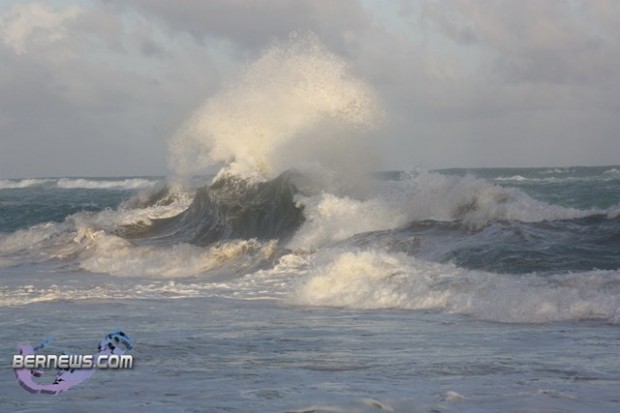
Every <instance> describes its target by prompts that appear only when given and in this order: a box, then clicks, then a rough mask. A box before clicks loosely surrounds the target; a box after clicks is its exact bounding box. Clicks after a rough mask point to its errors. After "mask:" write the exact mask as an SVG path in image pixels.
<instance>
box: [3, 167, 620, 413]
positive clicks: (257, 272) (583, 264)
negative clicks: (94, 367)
mask: <svg viewBox="0 0 620 413" xmlns="http://www.w3.org/2000/svg"><path fill="white" fill-rule="evenodd" d="M619 325H620V166H604V167H563V168H555V167H549V168H483V169H448V170H425V169H412V170H410V171H391V172H382V173H374V174H372V175H369V176H365V177H360V176H357V179H355V180H350V181H349V180H343V179H340V178H339V177H338V176H334V174H333V173H331V172H329V171H325V170H322V169H320V168H311V167H310V168H299V169H297V168H292V169H288V170H286V171H284V172H282V173H281V174H279V175H277V176H274V177H272V178H270V179H263V180H257V179H253V178H251V177H247V176H243V175H239V174H234V173H219V174H217V175H216V176H213V175H204V176H194V177H193V178H192V179H191V180H188V181H186V182H185V183H184V184H183V185H180V184H177V183H176V182H172V181H170V180H168V179H166V178H163V177H122V178H66V177H65V178H37V179H3V180H0V343H2V350H1V352H0V365H1V366H3V367H2V369H0V411H2V412H12V413H17V412H60V411H62V412H109V411H110V409H115V410H116V411H124V410H129V409H131V410H133V411H136V412H281V413H283V412H317V413H318V412H380V411H387V412H429V413H430V412H433V413H436V412H500V411H501V412H515V413H517V412H520V413H522V412H537V413H541V412H588V413H590V412H609V413H611V412H614V413H615V412H618V411H620V357H619V355H620V328H619ZM115 328H122V329H123V331H125V332H126V333H128V334H130V335H131V337H132V338H133V339H134V344H135V348H134V349H133V350H132V351H131V354H133V356H134V360H135V366H134V368H133V369H130V370H118V371H111V370H102V371H97V373H96V374H95V375H94V376H93V377H92V378H91V379H90V380H89V381H87V382H85V383H83V384H81V385H79V386H76V387H74V388H72V389H69V390H68V391H66V392H64V393H61V394H60V395H57V396H50V395H44V394H31V393H28V392H26V391H24V390H23V389H22V388H21V387H20V386H19V385H18V383H17V382H16V380H15V377H14V374H13V371H12V370H11V368H10V366H11V358H12V355H13V354H14V353H15V347H16V346H17V344H19V343H22V342H30V343H31V344H33V345H35V344H37V343H39V342H41V340H42V339H43V338H44V337H46V336H53V337H54V338H55V341H54V342H53V343H52V345H51V347H50V351H51V352H53V353H56V354H59V353H61V352H62V351H65V350H66V351H70V352H72V353H76V354H90V353H93V352H95V351H96V346H97V343H98V341H99V340H100V339H101V338H102V337H103V336H104V335H105V334H107V333H108V332H110V331H113V330H114V329H115ZM47 375H52V376H53V372H47V373H46V376H44V377H42V378H40V379H39V381H40V382H46V379H47V380H48V381H47V382H49V377H47Z"/></svg>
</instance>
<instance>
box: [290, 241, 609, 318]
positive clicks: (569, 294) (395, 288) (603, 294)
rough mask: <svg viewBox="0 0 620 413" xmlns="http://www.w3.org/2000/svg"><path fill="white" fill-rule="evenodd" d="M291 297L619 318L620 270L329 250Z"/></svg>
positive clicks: (507, 314)
mask: <svg viewBox="0 0 620 413" xmlns="http://www.w3.org/2000/svg"><path fill="white" fill-rule="evenodd" d="M292 300H293V302H295V303H298V304H305V305H320V306H335V307H349V308H366V309H376V308H402V309H413V310H437V311H445V312H449V313H457V314H467V315H471V316H474V317H476V318H480V319H485V320H493V321H501V322H548V321H556V320H581V319H603V320H606V321H609V322H614V323H619V322H620V272H618V271H592V272H588V273H579V274H563V275H556V276H545V277H542V276H538V275H535V274H530V275H521V276H514V275H501V274H493V273H487V272H480V271H468V270H465V269H462V268H458V267H456V266H454V265H450V264H439V263H432V262H428V261H424V260H419V259H416V258H413V257H410V256H407V255H404V254H390V253H387V252H382V251H341V252H333V251H332V252H326V253H324V254H322V255H319V256H318V257H317V258H316V261H315V264H314V269H313V270H312V272H311V275H309V276H308V278H306V279H305V280H304V281H303V282H302V283H301V284H300V285H299V287H298V290H297V294H296V295H295V296H294V298H292Z"/></svg>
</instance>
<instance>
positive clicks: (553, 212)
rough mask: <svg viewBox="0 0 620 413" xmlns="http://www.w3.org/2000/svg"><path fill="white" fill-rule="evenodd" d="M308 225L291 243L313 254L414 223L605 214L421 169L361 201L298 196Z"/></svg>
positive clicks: (323, 195)
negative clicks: (363, 234)
mask: <svg viewBox="0 0 620 413" xmlns="http://www.w3.org/2000/svg"><path fill="white" fill-rule="evenodd" d="M297 202H298V205H299V206H303V207H304V216H305V217H306V222H304V224H303V225H302V227H301V228H300V229H299V230H298V231H297V233H296V234H295V236H294V238H293V239H292V240H291V242H290V243H289V247H291V248H302V249H312V248H317V247H320V246H322V245H326V244H329V243H332V242H336V241H341V240H344V239H346V238H348V237H350V236H352V235H355V234H358V233H361V232H366V231H375V230H383V229H391V228H397V227H399V226H403V225H406V224H407V223H409V222H412V221H423V220H435V221H455V220H462V221H463V222H464V223H465V224H466V225H469V226H471V227H473V228H478V227H482V226H484V225H486V224H488V223H489V222H492V221H497V220H506V221H521V222H540V221H547V220H560V219H574V218H580V217H584V216H588V215H591V214H595V213H599V214H604V213H606V211H604V210H593V209H592V210H580V209H576V208H566V207H561V206H558V205H551V204H547V203H545V202H542V201H538V200H536V199H534V198H532V197H530V196H529V195H527V194H526V193H525V192H523V191H520V190H519V189H516V188H503V187H501V186H499V185H495V184H492V183H490V182H489V181H486V180H484V179H480V178H475V177H471V176H465V177H459V176H453V175H444V174H441V173H437V172H429V171H423V170H419V171H416V172H414V173H410V174H408V175H407V176H406V178H405V179H403V180H402V181H398V182H391V183H385V185H384V188H383V189H381V190H378V191H376V192H375V193H374V194H372V195H369V196H367V197H365V198H364V199H355V198H352V197H349V196H342V195H341V196H339V195H335V194H332V193H325V192H323V193H318V194H315V195H310V196H301V195H300V196H298V197H297Z"/></svg>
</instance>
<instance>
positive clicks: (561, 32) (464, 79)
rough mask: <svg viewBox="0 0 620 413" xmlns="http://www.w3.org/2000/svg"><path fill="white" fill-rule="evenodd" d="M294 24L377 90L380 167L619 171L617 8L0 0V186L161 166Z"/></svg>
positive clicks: (468, 2)
mask: <svg viewBox="0 0 620 413" xmlns="http://www.w3.org/2000/svg"><path fill="white" fill-rule="evenodd" d="M292 31H298V32H307V31H312V32H314V33H316V35H317V36H318V37H319V38H320V39H321V41H322V42H323V43H324V44H325V46H326V48H327V49H329V50H331V51H332V52H333V53H335V54H337V55H339V56H342V57H343V58H344V59H345V60H346V61H347V62H348V63H349V65H350V68H351V71H352V72H353V73H355V75H356V76H357V77H358V78H360V79H363V80H364V81H365V82H366V83H368V84H369V85H370V86H371V87H372V88H374V90H375V91H376V93H377V95H378V96H379V98H380V100H381V102H382V104H383V106H384V109H385V111H386V113H387V114H388V122H387V124H386V126H385V127H384V128H383V129H382V130H381V131H380V134H378V136H377V137H376V139H378V140H381V143H382V144H381V146H382V147H383V148H384V149H385V155H384V162H385V165H384V168H385V169H396V168H400V169H406V168H410V167H414V166H422V167H430V168H442V167H455V166H463V167H473V166H560V165H609V164H620V116H619V114H620V70H619V69H618V68H620V2H619V1H617V0H588V1H585V0H584V1H579V0H566V1H560V0H403V1H396V0H395V1H391V2H388V1H370V0H369V1H357V0H342V1H328V0H295V1H293V0H290V1H287V0H263V1H252V0H245V1H244V0H184V1H182V2H179V1H171V0H127V1H123V0H48V1H27V0H20V1H11V0H3V1H2V2H0V178H11V177H14V178H17V177H36V176H122V175H164V174H166V173H167V170H168V168H167V160H166V158H167V142H168V140H169V139H170V137H171V136H173V135H174V133H175V131H177V130H178V129H179V127H180V126H181V125H182V124H183V122H184V120H186V119H187V118H188V117H189V116H190V115H191V113H192V112H193V111H194V110H195V109H196V108H197V107H198V106H200V105H201V104H202V103H203V102H204V101H205V99H207V98H208V97H209V96H211V95H213V94H215V93H217V92H218V90H219V89H220V88H221V86H222V84H225V83H226V82H229V81H230V79H232V78H234V77H235V75H236V74H237V73H238V72H239V71H240V70H241V68H242V67H243V66H244V65H247V64H248V62H251V61H252V60H253V59H255V58H256V57H257V56H259V55H260V54H261V53H262V52H263V51H264V50H265V48H266V47H268V46H269V45H270V44H272V42H274V41H277V40H279V39H285V38H287V36H288V35H289V33H291V32H292Z"/></svg>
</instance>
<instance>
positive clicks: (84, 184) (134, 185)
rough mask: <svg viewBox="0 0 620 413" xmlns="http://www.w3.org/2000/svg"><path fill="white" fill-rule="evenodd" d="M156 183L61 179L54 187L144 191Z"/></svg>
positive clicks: (135, 179) (153, 181) (141, 179)
mask: <svg viewBox="0 0 620 413" xmlns="http://www.w3.org/2000/svg"><path fill="white" fill-rule="evenodd" d="M156 183H157V181H155V180H150V179H144V178H128V179H119V180H114V179H110V180H92V179H83V178H61V179H59V180H58V182H57V183H56V185H57V186H58V188H63V189H78V188H79V189H144V188H150V187H152V186H154V185H155V184H156Z"/></svg>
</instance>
